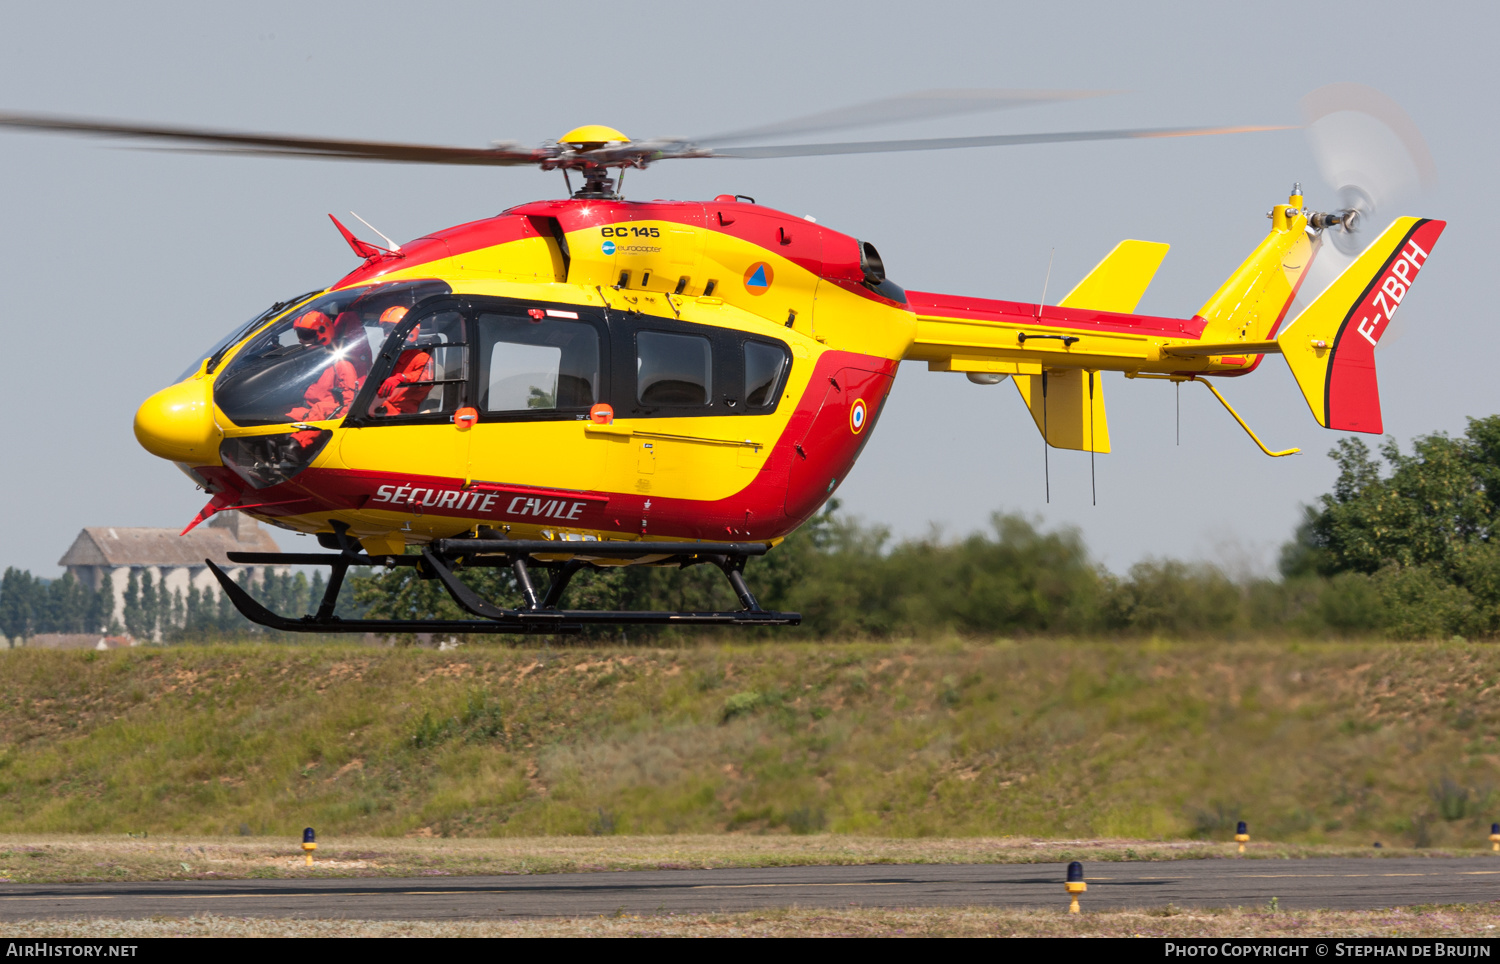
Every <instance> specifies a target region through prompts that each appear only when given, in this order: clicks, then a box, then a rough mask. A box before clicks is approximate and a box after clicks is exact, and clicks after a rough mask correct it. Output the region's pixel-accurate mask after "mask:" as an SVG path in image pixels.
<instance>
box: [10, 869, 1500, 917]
mask: <svg viewBox="0 0 1500 964" xmlns="http://www.w3.org/2000/svg"><path fill="white" fill-rule="evenodd" d="M1084 870H1085V873H1086V876H1087V880H1088V884H1089V889H1088V893H1087V894H1085V895H1084V897H1083V903H1084V907H1085V909H1095V910H1102V909H1106V908H1122V907H1161V906H1164V905H1166V904H1168V903H1173V904H1177V905H1178V906H1182V907H1185V906H1200V907H1225V906H1235V905H1244V906H1254V905H1264V904H1265V903H1266V902H1267V901H1269V900H1270V899H1271V898H1272V897H1277V898H1280V906H1281V907H1284V908H1287V909H1293V908H1312V907H1325V908H1372V907H1390V906H1396V905H1402V904H1429V903H1431V904H1453V903H1473V902H1479V901H1492V900H1497V899H1500V859H1486V858H1482V857H1475V858H1459V859H1420V858H1417V859H1378V858H1369V859H1318V860H1182V861H1162V862H1149V861H1131V862H1128V863H1092V864H1087V865H1085V867H1084ZM1063 874H1064V867H1063V865H1061V864H1056V865H1054V864H965V865H901V866H893V865H877V866H865V867H776V868H764V869H748V870H653V871H622V872H617V873H591V874H536V875H531V876H506V877H428V878H420V879H412V878H404V879H396V878H355V879H350V878H342V879H324V880H224V881H180V882H161V883H138V884H34V885H29V884H7V885H0V921H6V920H19V919H25V918H37V917H74V916H85V917H111V918H124V917H151V916H157V915H165V916H172V917H187V916H190V915H193V914H209V913H211V914H217V915H221V916H237V917H302V918H362V919H370V920H397V919H421V920H443V919H455V920H456V919H475V918H480V919H482V918H493V917H497V916H498V917H573V916H594V915H599V914H613V913H617V912H623V913H626V914H653V913H668V912H672V913H678V914H684V913H704V912H714V911H748V910H755V909H757V908H762V907H786V906H790V905H796V906H799V907H847V906H849V905H858V906H864V907H933V906H943V905H948V906H953V905H983V906H992V907H1054V908H1062V907H1065V906H1066V897H1065V895H1064V893H1063V886H1062V881H1063Z"/></svg>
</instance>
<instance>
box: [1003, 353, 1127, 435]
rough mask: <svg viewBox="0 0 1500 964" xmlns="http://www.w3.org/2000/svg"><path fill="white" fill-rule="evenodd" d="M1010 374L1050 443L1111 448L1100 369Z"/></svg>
mask: <svg viewBox="0 0 1500 964" xmlns="http://www.w3.org/2000/svg"><path fill="white" fill-rule="evenodd" d="M1011 378H1012V380H1013V381H1014V382H1015V383H1016V388H1018V389H1020V391H1021V400H1022V401H1024V402H1025V403H1026V407H1027V408H1029V409H1030V410H1031V417H1032V418H1033V419H1035V420H1036V427H1037V430H1038V431H1040V432H1041V433H1042V437H1043V438H1045V439H1046V440H1047V444H1048V445H1051V446H1052V447H1053V448H1059V449H1076V450H1078V451H1080V452H1100V453H1104V452H1108V451H1109V417H1108V416H1107V415H1106V414H1105V411H1104V386H1103V384H1102V383H1101V381H1102V380H1101V379H1100V377H1099V373H1098V372H1089V371H1083V370H1082V369H1078V368H1069V369H1065V370H1063V371H1054V372H1043V373H1042V374H1040V375H1013V376H1011Z"/></svg>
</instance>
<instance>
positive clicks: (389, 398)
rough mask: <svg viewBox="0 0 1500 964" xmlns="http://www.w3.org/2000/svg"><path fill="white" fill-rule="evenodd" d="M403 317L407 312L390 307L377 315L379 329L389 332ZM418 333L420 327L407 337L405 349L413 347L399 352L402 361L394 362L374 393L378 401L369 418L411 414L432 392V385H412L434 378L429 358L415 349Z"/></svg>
mask: <svg viewBox="0 0 1500 964" xmlns="http://www.w3.org/2000/svg"><path fill="white" fill-rule="evenodd" d="M405 317H406V309H405V308H403V307H402V306H400V305H393V306H391V307H390V308H387V309H386V310H385V311H383V312H381V313H380V326H381V327H382V328H384V329H385V330H386V331H390V330H391V329H393V328H395V327H396V325H397V323H399V322H400V321H401V319H402V318H405ZM419 331H421V328H420V327H417V328H413V329H412V330H411V332H410V333H409V334H408V335H407V336H406V343H407V345H411V346H413V347H409V348H406V349H405V350H403V351H402V352H401V357H400V358H398V359H396V367H395V368H394V369H392V371H391V375H390V377H389V378H387V379H386V380H385V381H383V382H381V383H380V388H379V389H377V390H376V392H375V394H376V396H377V399H376V402H375V405H374V410H373V411H372V413H371V414H373V415H411V414H414V413H415V412H416V411H417V409H418V407H419V406H420V405H421V404H422V401H423V399H425V398H426V397H427V393H428V392H430V391H432V386H431V385H421V384H414V383H417V382H431V381H432V378H433V375H432V354H431V353H430V352H426V351H423V350H422V349H420V348H417V347H414V346H415V343H416V340H417V333H418V332H419ZM407 386H410V387H407Z"/></svg>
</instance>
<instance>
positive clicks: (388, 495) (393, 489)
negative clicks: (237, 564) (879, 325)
mask: <svg viewBox="0 0 1500 964" xmlns="http://www.w3.org/2000/svg"><path fill="white" fill-rule="evenodd" d="M896 365H897V363H896V362H894V361H891V360H889V359H886V358H879V357H875V356H871V355H863V354H857V353H854V352H841V351H827V352H824V353H823V354H822V355H821V356H819V358H818V362H817V364H816V366H815V367H814V369H813V374H812V376H811V380H810V381H809V383H808V387H807V389H806V390H805V391H804V392H803V395H802V397H801V398H800V399H799V400H798V402H797V407H796V410H795V411H794V412H793V413H792V415H791V417H790V419H788V422H787V425H786V428H785V430H784V431H783V432H782V434H781V436H780V437H779V438H778V439H777V440H776V442H775V444H774V445H773V446H772V447H771V451H770V453H769V454H768V456H767V457H766V461H765V462H764V464H763V465H762V466H761V469H760V471H759V472H757V473H756V476H755V478H754V479H753V480H752V481H751V482H750V484H749V485H747V486H746V487H745V488H743V489H741V490H740V491H739V492H736V493H735V494H733V495H731V496H728V497H726V498H723V499H717V500H714V501H700V500H696V499H675V498H665V497H662V496H648V495H641V494H638V493H621V492H603V491H579V492H570V491H567V490H558V489H542V488H537V487H531V486H525V485H520V484H514V483H509V482H503V481H496V482H492V483H482V484H476V485H472V486H470V487H469V488H468V489H465V488H463V480H461V479H453V478H446V477H442V476H433V475H424V474H418V473H406V472H389V471H370V470H363V469H318V468H311V469H307V470H305V471H303V472H302V473H301V474H299V475H298V476H297V477H296V478H295V479H293V480H292V481H290V482H285V483H282V484H281V485H279V486H272V487H271V488H268V489H262V490H260V491H258V492H257V493H256V497H257V499H260V500H264V501H266V502H276V501H278V500H282V499H285V500H290V501H288V502H286V503H285V504H279V505H275V506H267V507H266V508H265V509H264V510H263V511H262V512H258V513H257V514H261V515H266V516H270V517H273V518H274V517H288V516H306V515H316V514H318V513H322V512H333V513H342V512H349V511H359V510H384V511H391V512H398V513H399V512H405V513H408V514H411V515H413V516H421V515H436V516H443V517H446V518H452V519H454V520H456V521H457V520H462V521H463V522H465V523H469V524H486V525H494V524H500V523H521V524H537V525H543V526H549V525H550V526H556V527H558V528H566V529H594V530H599V531H604V532H621V533H631V534H635V535H647V536H656V537H660V538H671V539H708V540H715V541H725V540H728V539H755V540H762V539H775V538H779V537H781V536H784V535H786V534H788V533H790V532H791V531H792V530H794V529H796V528H797V527H798V526H799V525H801V524H802V523H803V522H805V521H806V520H807V519H808V518H809V517H810V516H811V515H812V514H813V513H814V512H816V511H817V510H818V509H819V508H820V507H821V506H822V505H823V503H824V502H826V501H827V499H828V497H829V496H830V495H831V494H832V492H833V489H834V488H835V487H836V485H837V484H838V483H840V482H842V481H843V479H844V478H845V477H846V475H847V474H848V472H849V470H850V469H851V468H852V467H853V465H854V462H855V460H856V459H857V458H858V457H859V453H860V450H861V449H862V447H863V445H864V443H865V441H866V440H867V439H868V438H869V436H870V433H871V432H872V431H873V430H874V427H875V424H874V423H875V420H876V419H877V418H878V416H879V415H880V413H881V411H882V410H883V409H884V407H885V398H886V393H887V392H889V390H890V385H891V381H892V378H893V376H894V375H895V370H896ZM845 372H848V373H852V374H850V375H844V377H843V379H842V381H840V379H839V376H840V375H843V374H844V373H845ZM836 382H837V384H835V383H836ZM856 397H862V398H863V400H864V402H865V406H866V409H867V411H868V416H867V418H866V421H865V425H864V428H863V430H862V431H860V432H859V433H858V434H857V435H856V434H854V433H853V432H852V431H851V429H850V427H849V417H848V407H849V406H850V405H852V404H853V403H854V401H855V399H856ZM364 431H379V429H365V430H364ZM799 450H800V451H799ZM199 471H200V472H202V473H203V474H204V475H205V476H208V477H210V478H211V479H213V480H214V481H215V482H222V483H225V484H229V485H232V486H234V487H239V486H240V485H242V483H240V482H239V480H238V479H237V478H236V477H234V476H233V475H231V474H229V470H228V469H224V468H208V469H200V470H199ZM221 476H222V478H220V477H221ZM382 487H387V488H386V490H385V491H382ZM403 490H404V491H403ZM382 497H383V498H382ZM528 499H529V500H531V501H530V503H528V502H527V500H528ZM481 507H482V508H481Z"/></svg>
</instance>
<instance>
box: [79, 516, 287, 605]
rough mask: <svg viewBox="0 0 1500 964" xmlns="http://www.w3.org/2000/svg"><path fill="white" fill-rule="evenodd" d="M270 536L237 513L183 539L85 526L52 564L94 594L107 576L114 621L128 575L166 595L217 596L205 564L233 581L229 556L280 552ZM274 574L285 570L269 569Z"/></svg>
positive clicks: (235, 569)
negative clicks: (192, 590) (192, 591)
mask: <svg viewBox="0 0 1500 964" xmlns="http://www.w3.org/2000/svg"><path fill="white" fill-rule="evenodd" d="M280 551H281V548H280V547H279V546H277V545H276V541H275V540H274V539H272V538H271V535H270V533H268V532H266V531H265V530H263V529H261V527H260V524H259V523H257V522H256V521H255V520H254V519H252V518H250V517H249V516H247V515H244V514H243V513H240V512H235V511H232V510H231V511H226V512H220V513H218V514H217V515H215V516H213V517H212V518H211V519H209V520H208V522H207V523H205V524H203V525H200V526H198V527H197V528H196V529H194V530H193V531H192V532H189V533H187V534H186V535H181V534H179V533H178V532H177V531H176V530H175V529H143V528H130V529H127V528H123V527H120V526H90V527H89V528H87V529H84V530H83V531H82V532H80V533H78V538H77V539H74V540H73V546H72V548H70V549H69V550H68V551H67V552H66V553H64V555H63V557H62V558H61V559H59V560H58V562H57V564H58V565H60V566H63V567H64V568H66V569H67V571H68V572H69V573H71V574H72V576H73V578H74V579H77V580H78V581H79V582H80V583H82V584H83V585H85V586H88V587H89V588H90V589H92V590H93V591H95V592H98V591H99V587H100V586H102V585H103V584H104V577H105V576H106V575H108V576H109V577H110V588H111V589H113V590H114V597H115V605H114V618H115V619H116V620H120V621H123V619H124V613H125V588H126V586H127V584H128V583H129V580H130V574H131V572H132V571H134V572H135V574H136V577H137V578H138V579H139V578H140V576H141V575H142V574H143V573H146V572H149V573H150V574H151V580H152V582H154V583H155V584H156V585H157V586H158V587H161V588H162V589H165V591H166V592H167V593H169V594H170V593H172V592H180V593H182V594H183V595H184V596H185V595H187V591H188V588H189V587H196V588H197V590H198V592H199V593H208V594H211V595H213V596H215V597H217V596H218V595H219V584H218V581H217V580H215V579H214V576H213V573H211V572H209V571H208V566H207V565H205V564H204V560H205V559H212V560H213V562H214V564H215V565H217V566H219V567H220V568H222V569H224V570H225V571H226V572H228V573H229V575H230V576H232V577H234V578H236V579H238V578H239V575H240V573H241V571H242V570H244V569H246V568H248V567H246V566H245V565H243V564H240V563H234V562H230V561H229V553H231V552H280ZM274 568H275V569H276V571H277V572H278V573H279V572H281V571H283V570H284V569H285V567H281V566H278V567H274Z"/></svg>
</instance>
